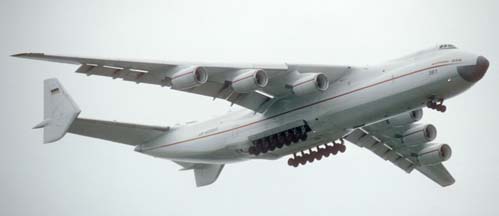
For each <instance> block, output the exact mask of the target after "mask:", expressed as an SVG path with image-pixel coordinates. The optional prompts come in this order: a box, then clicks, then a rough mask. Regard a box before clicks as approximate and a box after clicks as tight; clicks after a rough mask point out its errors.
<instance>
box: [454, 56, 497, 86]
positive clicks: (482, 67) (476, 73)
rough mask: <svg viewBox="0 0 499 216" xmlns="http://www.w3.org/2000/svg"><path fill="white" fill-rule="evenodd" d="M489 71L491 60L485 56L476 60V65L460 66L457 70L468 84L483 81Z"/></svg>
mask: <svg viewBox="0 0 499 216" xmlns="http://www.w3.org/2000/svg"><path fill="white" fill-rule="evenodd" d="M487 69H489V60H487V58H485V57H483V56H479V57H478V58H477V59H476V64H475V65H467V66H460V67H458V68H457V72H458V73H459V75H460V76H461V77H462V78H463V79H464V80H466V81H468V82H477V81H478V80H480V79H482V77H483V75H485V72H487Z"/></svg>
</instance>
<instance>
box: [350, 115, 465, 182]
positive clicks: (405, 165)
mask: <svg viewBox="0 0 499 216" xmlns="http://www.w3.org/2000/svg"><path fill="white" fill-rule="evenodd" d="M415 112H416V113H417V114H414V113H415ZM421 116H422V112H421V110H417V111H412V112H408V113H403V114H401V115H398V116H395V117H393V118H391V119H388V120H385V121H382V122H379V123H375V124H372V125H368V126H365V127H362V128H358V129H355V130H353V131H352V132H351V133H350V134H349V135H347V136H346V137H345V139H347V140H348V141H350V142H352V143H354V144H355V145H357V146H359V147H363V148H367V149H369V150H370V151H371V152H373V153H375V154H376V155H378V156H379V157H381V158H382V159H384V160H387V161H390V162H392V163H393V164H394V165H396V166H397V167H399V168H400V169H402V170H404V171H405V172H407V173H411V172H412V171H413V170H414V169H416V170H418V171H419V172H421V173H422V174H424V175H425V176H427V177H428V178H430V179H431V180H433V181H435V182H436V183H438V184H439V185H441V186H448V185H451V184H453V183H454V182H455V180H454V178H453V177H452V175H451V174H450V173H449V172H448V171H447V169H446V168H445V167H444V166H443V165H442V162H443V161H446V160H448V159H449V158H450V155H451V150H450V147H449V146H448V145H446V144H434V143H429V142H431V141H432V140H433V139H434V138H435V136H436V129H435V128H434V127H433V125H424V124H415V123H414V122H416V121H418V120H419V119H420V118H421Z"/></svg>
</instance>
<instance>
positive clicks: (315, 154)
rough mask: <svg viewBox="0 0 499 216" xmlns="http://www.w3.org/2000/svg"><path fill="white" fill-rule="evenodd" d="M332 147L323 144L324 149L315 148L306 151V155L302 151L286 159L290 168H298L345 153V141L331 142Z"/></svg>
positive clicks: (320, 147)
mask: <svg viewBox="0 0 499 216" xmlns="http://www.w3.org/2000/svg"><path fill="white" fill-rule="evenodd" d="M332 144H333V145H329V144H324V147H322V146H317V147H315V148H316V151H313V150H312V149H309V150H308V153H305V152H304V151H302V152H300V155H297V153H294V154H293V157H292V158H290V159H288V165H289V166H292V167H298V166H299V165H300V164H301V165H305V164H306V163H307V162H308V163H312V162H314V161H315V160H321V159H322V158H323V157H329V155H331V154H332V155H336V154H338V152H341V153H343V152H345V150H346V146H345V141H344V140H343V139H339V141H333V142H332Z"/></svg>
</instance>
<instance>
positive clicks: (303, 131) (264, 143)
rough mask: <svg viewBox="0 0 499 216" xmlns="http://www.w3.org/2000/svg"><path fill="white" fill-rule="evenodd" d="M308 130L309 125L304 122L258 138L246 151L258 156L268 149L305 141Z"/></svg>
mask: <svg viewBox="0 0 499 216" xmlns="http://www.w3.org/2000/svg"><path fill="white" fill-rule="evenodd" d="M310 131H312V130H311V129H310V127H309V126H308V125H307V124H305V125H303V126H299V127H296V128H292V129H289V130H286V131H281V132H279V133H276V134H272V135H270V136H267V137H263V138H260V139H258V140H255V141H253V145H252V146H251V147H250V148H249V149H248V153H249V154H252V155H255V156H258V155H260V154H265V153H267V152H269V151H274V150H276V149H280V148H283V147H284V146H290V145H291V144H293V143H298V142H300V141H306V140H307V138H308V134H307V133H308V132H310Z"/></svg>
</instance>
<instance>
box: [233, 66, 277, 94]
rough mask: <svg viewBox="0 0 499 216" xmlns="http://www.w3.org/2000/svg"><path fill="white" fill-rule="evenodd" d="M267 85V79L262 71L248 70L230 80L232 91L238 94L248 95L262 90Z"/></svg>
mask: <svg viewBox="0 0 499 216" xmlns="http://www.w3.org/2000/svg"><path fill="white" fill-rule="evenodd" d="M268 83H269V77H268V76H267V73H266V72H265V71H264V70H249V71H246V72H243V73H241V74H240V75H238V76H236V77H235V78H234V79H233V80H232V89H234V91H236V92H238V93H248V92H251V91H254V90H256V89H259V88H264V87H265V86H267V84H268Z"/></svg>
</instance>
